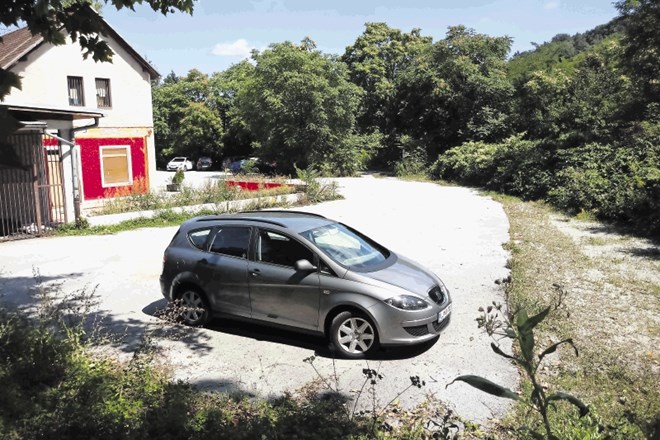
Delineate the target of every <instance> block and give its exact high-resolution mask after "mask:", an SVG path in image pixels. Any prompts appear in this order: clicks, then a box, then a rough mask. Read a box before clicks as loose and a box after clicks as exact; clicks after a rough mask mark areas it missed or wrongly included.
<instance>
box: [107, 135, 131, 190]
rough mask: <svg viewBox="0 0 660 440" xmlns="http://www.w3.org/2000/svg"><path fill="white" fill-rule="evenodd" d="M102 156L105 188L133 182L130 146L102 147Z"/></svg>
mask: <svg viewBox="0 0 660 440" xmlns="http://www.w3.org/2000/svg"><path fill="white" fill-rule="evenodd" d="M100 156H101V179H102V183H103V187H104V188H105V187H111V186H126V185H132V184H133V172H132V168H131V147H130V146H128V145H122V146H106V147H101V154H100Z"/></svg>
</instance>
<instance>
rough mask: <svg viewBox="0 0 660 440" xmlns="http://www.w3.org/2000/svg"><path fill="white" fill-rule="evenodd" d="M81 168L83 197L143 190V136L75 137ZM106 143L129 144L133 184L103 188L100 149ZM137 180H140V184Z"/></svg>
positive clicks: (144, 170)
mask: <svg viewBox="0 0 660 440" xmlns="http://www.w3.org/2000/svg"><path fill="white" fill-rule="evenodd" d="M76 143H77V144H78V145H80V161H81V169H82V189H83V197H84V199H85V200H95V199H101V198H106V197H115V196H119V195H128V194H130V193H136V192H138V193H144V192H146V191H147V190H148V188H149V185H148V182H147V146H146V143H145V141H144V138H78V139H76ZM107 145H130V147H131V167H132V170H133V186H132V187H131V186H125V187H109V188H103V181H102V179H101V174H102V172H101V156H100V155H101V149H100V147H102V146H107ZM140 183H141V184H140Z"/></svg>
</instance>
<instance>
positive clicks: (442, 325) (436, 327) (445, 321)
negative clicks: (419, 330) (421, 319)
mask: <svg viewBox="0 0 660 440" xmlns="http://www.w3.org/2000/svg"><path fill="white" fill-rule="evenodd" d="M447 324H449V316H448V317H446V318H445V319H443V320H442V322H437V321H434V322H433V330H435V332H436V333H437V332H439V331H440V330H442V329H443V328H445V327H447Z"/></svg>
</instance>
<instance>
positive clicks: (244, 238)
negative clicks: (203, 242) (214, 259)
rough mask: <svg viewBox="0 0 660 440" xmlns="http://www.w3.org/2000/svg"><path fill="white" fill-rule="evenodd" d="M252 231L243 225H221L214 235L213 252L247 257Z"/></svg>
mask: <svg viewBox="0 0 660 440" xmlns="http://www.w3.org/2000/svg"><path fill="white" fill-rule="evenodd" d="M250 232H251V231H250V228H248V227H242V226H230V227H220V229H218V230H217V231H216V233H215V236H214V237H213V242H212V243H211V252H217V253H219V254H224V255H230V256H232V257H238V258H247V255H248V249H249V247H250Z"/></svg>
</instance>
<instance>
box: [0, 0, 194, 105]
mask: <svg viewBox="0 0 660 440" xmlns="http://www.w3.org/2000/svg"><path fill="white" fill-rule="evenodd" d="M143 2H144V3H146V4H148V5H149V6H150V7H151V9H153V10H154V11H157V12H160V13H162V14H164V15H166V14H170V13H173V12H175V11H176V10H179V11H182V12H186V13H189V14H192V11H193V6H194V3H195V0H146V1H145V0H104V1H103V3H105V4H108V3H110V4H112V6H114V7H115V8H117V10H120V9H124V8H128V9H134V6H135V5H136V4H141V3H143ZM93 3H94V2H92V1H91V0H55V1H41V0H15V1H11V2H3V3H2V6H0V23H2V24H3V25H4V26H7V27H10V26H18V25H23V24H25V25H27V27H28V29H30V32H32V34H33V35H37V34H38V35H41V36H42V37H43V38H44V40H45V41H46V42H48V43H51V44H55V45H60V44H64V43H65V42H66V36H67V35H68V36H70V37H71V39H72V40H73V41H74V42H76V41H77V42H78V43H79V44H80V48H81V49H82V55H83V57H84V58H88V57H90V56H91V57H92V59H93V60H94V61H104V62H108V61H112V56H113V52H112V49H111V48H110V46H109V45H108V43H107V42H106V41H105V40H104V39H103V38H101V34H102V33H103V32H104V24H103V21H102V19H101V16H100V15H99V14H98V12H97V10H96V9H94V8H93V7H92V5H93ZM0 41H2V39H1V38H0ZM19 85H20V78H19V77H18V76H17V75H16V74H14V73H12V72H7V71H5V70H3V69H0V101H2V99H3V98H4V97H5V96H6V94H7V93H8V92H9V90H10V87H16V86H19Z"/></svg>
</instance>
